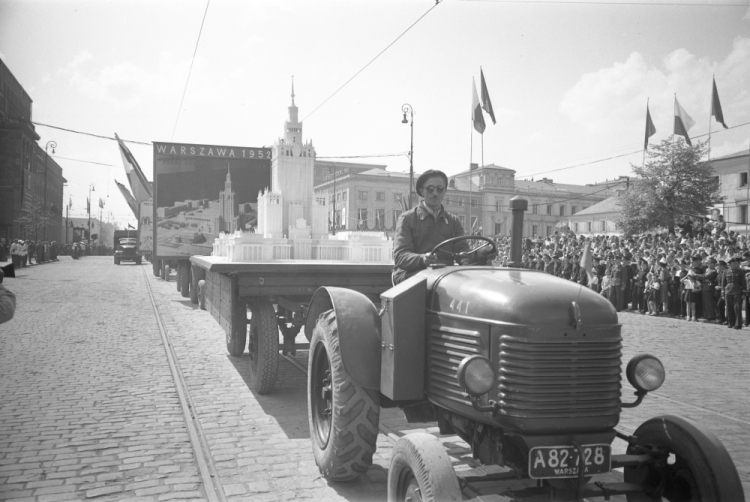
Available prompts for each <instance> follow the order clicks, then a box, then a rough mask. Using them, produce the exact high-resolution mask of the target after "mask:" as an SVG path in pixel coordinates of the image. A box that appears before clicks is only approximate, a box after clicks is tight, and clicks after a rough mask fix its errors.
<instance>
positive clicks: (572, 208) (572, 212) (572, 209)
mask: <svg viewBox="0 0 750 502" xmlns="http://www.w3.org/2000/svg"><path fill="white" fill-rule="evenodd" d="M577 209H578V208H577V207H576V206H573V207H571V208H570V214H576V213H577V212H578V211H577Z"/></svg>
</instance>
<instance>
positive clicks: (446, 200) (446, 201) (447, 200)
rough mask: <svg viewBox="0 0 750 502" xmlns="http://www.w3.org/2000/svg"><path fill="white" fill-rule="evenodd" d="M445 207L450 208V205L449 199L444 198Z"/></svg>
mask: <svg viewBox="0 0 750 502" xmlns="http://www.w3.org/2000/svg"><path fill="white" fill-rule="evenodd" d="M445 205H446V206H450V205H451V198H450V197H446V198H445Z"/></svg>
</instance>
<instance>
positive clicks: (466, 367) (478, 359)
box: [456, 356, 495, 397]
mask: <svg viewBox="0 0 750 502" xmlns="http://www.w3.org/2000/svg"><path fill="white" fill-rule="evenodd" d="M456 378H457V379H458V384H459V385H460V386H461V387H463V388H464V389H466V392H468V393H469V394H470V395H471V396H474V397H479V396H481V395H482V394H486V393H487V392H489V391H490V389H491V388H492V386H493V385H494V383H495V368H493V367H492V363H491V362H490V360H489V359H487V358H486V357H482V356H469V357H467V358H465V359H464V360H463V361H461V364H459V365H458V374H457V375H456Z"/></svg>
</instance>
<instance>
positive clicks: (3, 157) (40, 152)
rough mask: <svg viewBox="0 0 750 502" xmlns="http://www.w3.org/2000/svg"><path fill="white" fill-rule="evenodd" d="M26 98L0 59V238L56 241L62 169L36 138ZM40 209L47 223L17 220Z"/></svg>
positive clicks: (59, 233) (59, 235)
mask: <svg viewBox="0 0 750 502" xmlns="http://www.w3.org/2000/svg"><path fill="white" fill-rule="evenodd" d="M31 120H32V100H31V97H30V96H29V95H28V93H26V91H25V90H24V88H23V86H21V84H20V83H19V82H18V80H16V78H15V77H14V76H13V74H12V73H11V71H10V70H9V69H8V67H7V66H6V65H5V63H4V62H3V61H2V60H1V59H0V238H5V239H15V238H21V239H32V240H43V241H44V240H46V241H49V242H51V241H57V242H61V241H62V240H63V236H62V228H63V227H62V219H63V218H62V207H63V201H62V197H63V185H64V183H65V181H66V180H65V178H64V177H63V175H62V168H61V167H60V166H59V165H58V164H57V162H55V160H54V159H52V158H51V157H49V156H48V155H47V152H46V151H45V149H44V148H42V147H41V146H39V144H38V143H37V141H38V140H39V135H38V134H37V133H36V130H35V129H34V125H33V124H32V123H31ZM42 211H46V212H47V215H48V217H49V220H48V223H47V225H46V227H45V226H41V227H38V228H35V229H33V230H30V229H28V228H25V227H24V226H23V225H21V224H20V223H19V221H18V219H19V218H21V217H23V216H28V215H29V214H39V213H40V212H42Z"/></svg>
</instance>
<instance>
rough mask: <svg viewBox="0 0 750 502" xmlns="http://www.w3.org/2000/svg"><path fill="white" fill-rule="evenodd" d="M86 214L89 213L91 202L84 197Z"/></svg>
mask: <svg viewBox="0 0 750 502" xmlns="http://www.w3.org/2000/svg"><path fill="white" fill-rule="evenodd" d="M86 212H87V213H91V201H90V200H89V198H88V197H86Z"/></svg>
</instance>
